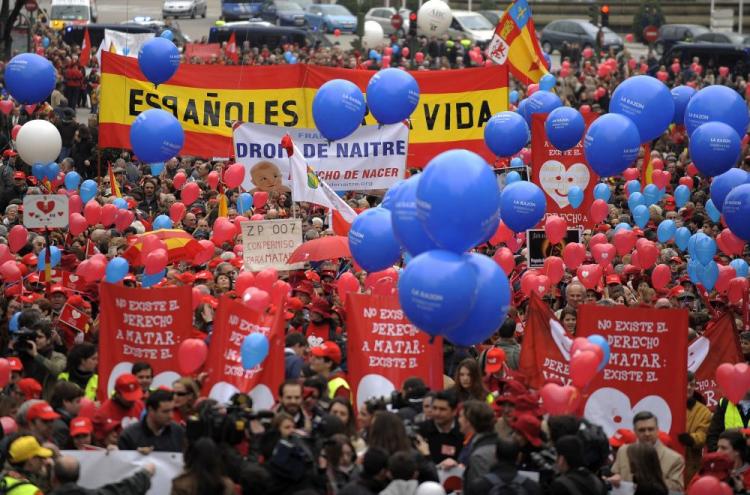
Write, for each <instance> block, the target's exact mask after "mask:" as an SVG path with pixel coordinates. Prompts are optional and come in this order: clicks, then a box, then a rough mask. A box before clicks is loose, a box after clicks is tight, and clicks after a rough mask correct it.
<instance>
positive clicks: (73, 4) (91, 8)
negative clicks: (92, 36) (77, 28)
mask: <svg viewBox="0 0 750 495" xmlns="http://www.w3.org/2000/svg"><path fill="white" fill-rule="evenodd" d="M48 14H49V24H50V27H51V28H52V29H56V30H60V29H62V28H63V27H65V26H66V25H68V24H91V23H94V22H96V18H97V12H96V1H95V0H52V5H50V8H49V12H48Z"/></svg>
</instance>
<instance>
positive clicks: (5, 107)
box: [0, 100, 14, 115]
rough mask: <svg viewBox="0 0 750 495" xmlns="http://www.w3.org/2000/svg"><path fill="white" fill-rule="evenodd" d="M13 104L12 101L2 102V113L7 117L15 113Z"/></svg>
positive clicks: (0, 108) (0, 104) (0, 107)
mask: <svg viewBox="0 0 750 495" xmlns="http://www.w3.org/2000/svg"><path fill="white" fill-rule="evenodd" d="M13 106H14V105H13V102H12V101H10V100H0V112H3V114H5V115H10V112H12V111H13Z"/></svg>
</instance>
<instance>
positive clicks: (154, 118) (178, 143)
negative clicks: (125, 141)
mask: <svg viewBox="0 0 750 495" xmlns="http://www.w3.org/2000/svg"><path fill="white" fill-rule="evenodd" d="M184 142H185V133H184V131H183V130H182V126H181V125H180V121H179V120H177V119H176V118H175V117H174V115H172V114H171V113H169V112H166V111H164V110H160V109H157V108H152V109H151V110H146V111H145V112H143V113H141V114H140V115H138V117H136V119H135V120H134V121H133V123H132V124H131V126H130V144H131V146H132V147H133V153H135V154H136V156H138V159H139V160H141V161H143V162H146V163H155V162H163V161H166V160H169V159H170V158H172V157H173V156H175V155H177V154H179V152H180V150H181V149H182V145H183V144H184Z"/></svg>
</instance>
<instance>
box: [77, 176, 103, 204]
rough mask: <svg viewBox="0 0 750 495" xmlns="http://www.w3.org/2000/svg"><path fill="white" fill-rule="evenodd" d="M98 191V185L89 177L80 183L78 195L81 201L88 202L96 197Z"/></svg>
mask: <svg viewBox="0 0 750 495" xmlns="http://www.w3.org/2000/svg"><path fill="white" fill-rule="evenodd" d="M98 191H99V186H97V185H96V182H94V181H93V180H91V179H86V180H85V181H83V184H81V190H80V193H79V194H80V196H81V201H83V203H84V204H86V203H88V202H89V201H91V200H92V199H94V197H96V193H97V192H98Z"/></svg>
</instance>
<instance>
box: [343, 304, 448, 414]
mask: <svg viewBox="0 0 750 495" xmlns="http://www.w3.org/2000/svg"><path fill="white" fill-rule="evenodd" d="M346 300H347V301H346V308H347V309H346V315H347V317H346V322H347V329H348V332H347V333H348V338H349V340H348V342H347V355H348V356H349V358H348V363H349V385H350V386H351V387H352V393H353V394H354V397H355V398H356V404H357V406H361V405H362V404H364V402H365V401H366V400H367V399H369V398H372V397H387V396H390V394H391V392H392V391H393V390H400V389H401V385H402V384H403V382H404V380H406V379H407V378H409V377H413V376H416V377H419V378H421V379H422V380H424V382H425V383H426V384H427V386H428V387H430V389H431V390H441V389H442V388H443V343H442V339H440V338H436V339H435V340H434V341H433V342H432V343H430V336H429V335H428V334H426V333H424V332H422V331H421V330H419V329H417V327H415V326H414V325H412V323H411V322H409V320H407V318H406V315H404V312H403V311H402V310H401V305H400V304H399V302H398V296H397V295H391V296H375V295H370V294H349V295H347V297H346Z"/></svg>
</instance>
